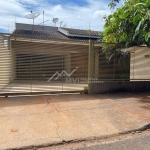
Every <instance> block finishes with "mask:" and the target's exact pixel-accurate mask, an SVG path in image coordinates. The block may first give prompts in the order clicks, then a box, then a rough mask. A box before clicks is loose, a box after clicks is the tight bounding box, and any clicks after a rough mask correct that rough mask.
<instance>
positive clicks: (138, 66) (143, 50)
mask: <svg viewBox="0 0 150 150" xmlns="http://www.w3.org/2000/svg"><path fill="white" fill-rule="evenodd" d="M130 53H131V58H130V64H131V65H130V80H140V79H144V80H147V79H150V48H148V47H135V48H130Z"/></svg>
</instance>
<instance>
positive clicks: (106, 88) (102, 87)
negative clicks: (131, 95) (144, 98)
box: [92, 81, 150, 94]
mask: <svg viewBox="0 0 150 150" xmlns="http://www.w3.org/2000/svg"><path fill="white" fill-rule="evenodd" d="M142 91H150V81H133V82H103V83H92V94H102V93H111V92H142Z"/></svg>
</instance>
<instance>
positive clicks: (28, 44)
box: [0, 39, 88, 95]
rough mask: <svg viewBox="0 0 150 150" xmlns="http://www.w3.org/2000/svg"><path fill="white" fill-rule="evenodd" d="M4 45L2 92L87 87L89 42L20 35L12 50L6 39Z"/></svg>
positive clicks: (29, 91) (0, 48) (64, 90)
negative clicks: (23, 36) (63, 41)
mask: <svg viewBox="0 0 150 150" xmlns="http://www.w3.org/2000/svg"><path fill="white" fill-rule="evenodd" d="M2 41H3V40H2ZM0 46H1V47H0V53H1V58H3V59H1V64H2V66H1V68H2V69H1V73H0V76H1V78H2V77H4V78H2V82H0V87H1V88H0V95H9V94H27V93H30V94H31V93H57V92H80V91H84V88H85V87H86V88H87V71H88V45H79V44H70V43H65V44H64V43H62V42H52V43H51V42H49V43H44V42H43V41H40V42H37V41H32V39H31V40H28V41H23V40H19V39H18V40H11V42H10V50H9V49H8V48H7V47H5V45H4V44H3V43H1V45H0ZM4 81H5V82H4Z"/></svg>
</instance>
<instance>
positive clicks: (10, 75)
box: [0, 36, 15, 90]
mask: <svg viewBox="0 0 150 150" xmlns="http://www.w3.org/2000/svg"><path fill="white" fill-rule="evenodd" d="M14 76H15V74H14V58H13V53H12V51H11V50H9V49H8V48H7V47H6V46H5V45H4V43H3V37H2V36H0V90H2V89H3V88H5V87H6V86H7V85H8V84H9V83H10V82H12V81H13V79H14Z"/></svg>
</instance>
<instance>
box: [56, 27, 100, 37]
mask: <svg viewBox="0 0 150 150" xmlns="http://www.w3.org/2000/svg"><path fill="white" fill-rule="evenodd" d="M58 31H59V32H61V33H63V34H65V35H66V36H71V37H86V38H95V39H100V38H102V37H101V36H92V35H81V34H78V35H76V34H70V33H69V32H68V31H65V30H63V29H62V28H58Z"/></svg>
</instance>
